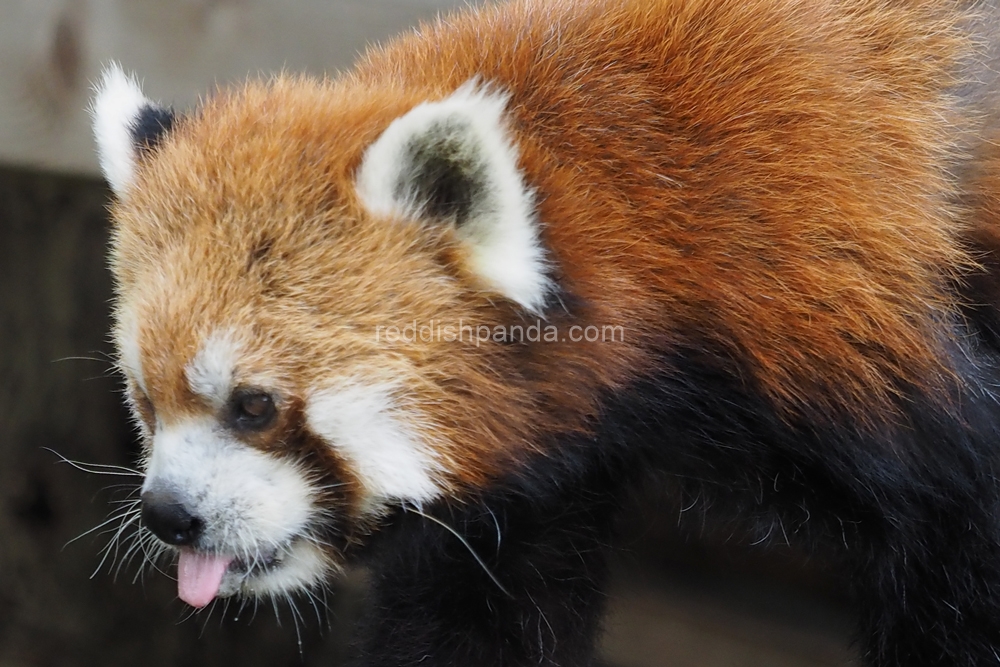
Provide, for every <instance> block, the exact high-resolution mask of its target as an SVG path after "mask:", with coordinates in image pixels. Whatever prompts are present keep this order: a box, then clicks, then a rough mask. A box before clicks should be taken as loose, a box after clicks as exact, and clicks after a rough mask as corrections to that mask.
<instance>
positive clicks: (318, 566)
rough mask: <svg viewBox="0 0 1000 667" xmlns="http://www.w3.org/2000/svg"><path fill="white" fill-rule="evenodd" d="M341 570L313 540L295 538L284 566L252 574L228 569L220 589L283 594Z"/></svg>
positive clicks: (222, 591)
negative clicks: (251, 575) (300, 540)
mask: <svg viewBox="0 0 1000 667" xmlns="http://www.w3.org/2000/svg"><path fill="white" fill-rule="evenodd" d="M337 570H339V568H338V567H337V565H336V564H335V563H334V562H332V561H331V560H330V559H329V558H328V557H327V556H326V555H325V554H324V553H323V550H322V549H321V548H320V547H318V546H317V545H315V544H313V543H311V542H296V543H295V544H294V545H292V548H291V549H290V550H288V552H286V553H284V554H282V558H281V566H280V567H276V568H273V569H270V570H268V571H266V572H264V573H262V574H258V575H256V576H253V577H244V576H241V575H239V574H237V573H233V572H227V573H226V576H225V577H224V578H223V580H222V587H221V588H220V590H219V596H220V597H226V596H229V595H233V594H235V593H242V594H244V595H255V596H262V595H271V596H275V597H283V596H284V595H286V594H287V593H288V592H289V591H296V590H302V589H305V588H309V587H311V586H314V585H316V584H317V583H318V582H320V581H322V580H324V579H326V578H327V577H328V576H329V575H330V574H332V573H334V572H336V571H337Z"/></svg>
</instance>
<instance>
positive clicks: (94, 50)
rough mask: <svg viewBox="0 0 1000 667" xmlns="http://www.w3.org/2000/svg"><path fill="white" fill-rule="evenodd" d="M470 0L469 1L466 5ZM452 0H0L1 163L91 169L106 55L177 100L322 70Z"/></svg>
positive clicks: (181, 103)
mask: <svg viewBox="0 0 1000 667" xmlns="http://www.w3.org/2000/svg"><path fill="white" fill-rule="evenodd" d="M477 1H478V0H470V2H469V3H468V4H475V3H476V2H477ZM463 4H467V3H465V2H462V0H0V163H8V164H16V165H22V166H23V165H30V166H35V167H43V168H47V169H56V170H59V171H68V172H75V173H81V174H96V173H97V162H96V160H95V159H94V156H93V152H94V151H93V144H92V141H91V138H90V128H89V118H88V116H87V113H86V108H87V106H88V104H89V103H90V97H91V87H92V85H93V83H94V82H95V81H96V80H97V78H98V76H99V73H100V71H101V67H102V65H103V64H104V63H107V62H108V61H111V60H117V61H119V62H120V63H121V64H122V65H123V66H124V67H125V68H126V69H127V70H132V71H135V72H136V73H137V74H138V75H139V76H140V77H141V78H142V80H143V82H144V85H145V89H146V92H147V94H148V95H149V96H150V97H152V98H154V99H159V100H161V101H163V102H166V103H170V104H174V105H176V106H178V107H180V108H183V107H186V106H189V105H191V104H193V103H194V102H195V101H196V100H197V97H198V96H199V95H203V94H205V93H207V92H209V91H211V90H212V89H213V88H214V87H215V86H216V85H219V84H225V83H228V82H234V81H236V82H238V81H242V80H245V79H246V78H247V76H255V75H258V74H261V73H264V74H266V73H271V72H276V71H278V70H281V69H282V68H284V69H287V70H289V71H295V72H300V71H302V72H312V73H314V74H318V75H322V74H324V73H332V72H335V71H337V70H338V69H343V68H346V67H347V66H349V65H350V64H351V62H352V61H353V60H354V59H355V57H356V56H357V54H358V53H359V52H361V51H363V50H364V48H365V46H366V44H368V43H370V42H373V41H379V40H384V39H386V38H388V37H390V36H392V35H394V34H396V33H398V32H400V31H401V30H404V29H406V28H408V27H409V26H412V25H414V24H416V23H417V22H418V21H419V20H421V19H427V18H432V17H433V16H435V15H436V14H437V13H438V12H440V11H448V10H450V9H451V8H453V7H456V6H459V5H463Z"/></svg>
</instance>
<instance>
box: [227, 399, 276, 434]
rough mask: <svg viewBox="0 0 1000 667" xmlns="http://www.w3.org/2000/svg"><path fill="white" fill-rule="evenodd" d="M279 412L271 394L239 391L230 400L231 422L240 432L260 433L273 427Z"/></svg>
mask: <svg viewBox="0 0 1000 667" xmlns="http://www.w3.org/2000/svg"><path fill="white" fill-rule="evenodd" d="M277 412H278V411H277V408H276V407H275V405H274V398H273V397H272V396H271V395H270V394H267V393H265V392H262V391H256V390H252V389H251V390H238V391H237V392H236V393H234V394H233V397H232V399H231V400H230V410H229V421H230V424H231V426H232V427H233V428H235V429H237V430H240V431H260V430H263V429H265V428H267V427H268V426H270V425H271V422H272V421H274V417H275V415H276V414H277Z"/></svg>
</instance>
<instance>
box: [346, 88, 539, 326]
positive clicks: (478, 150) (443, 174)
mask: <svg viewBox="0 0 1000 667" xmlns="http://www.w3.org/2000/svg"><path fill="white" fill-rule="evenodd" d="M506 105H507V96H506V95H503V94H498V93H495V92H493V91H490V90H488V89H484V88H482V87H480V86H478V85H477V84H476V83H475V82H474V81H470V82H468V83H466V84H465V85H463V86H462V87H461V88H459V89H458V90H456V91H455V92H454V93H453V94H452V95H450V96H449V97H447V98H445V99H443V100H440V101H437V102H426V103H424V104H420V105H418V106H416V107H414V108H413V109H412V110H410V111H409V112H408V113H406V114H404V115H403V116H401V117H399V118H397V119H396V120H395V121H393V122H392V123H391V124H390V125H389V127H388V128H386V130H385V132H384V133H383V134H382V136H380V137H379V138H378V139H377V140H376V141H375V143H373V144H372V145H371V146H369V147H368V150H367V151H365V155H364V157H363V159H362V162H361V167H360V169H359V170H358V175H357V192H358V196H359V197H360V198H361V201H362V203H364V205H365V206H366V207H367V208H368V209H369V210H370V211H371V212H372V213H374V214H376V215H383V216H387V217H403V218H408V219H415V220H426V219H430V220H444V221H447V222H449V223H451V224H454V225H456V228H457V231H458V233H459V235H460V236H461V237H462V238H463V240H465V241H466V242H467V243H468V244H469V247H470V250H471V257H472V259H471V263H472V266H471V267H470V268H471V269H472V271H474V272H475V273H476V274H477V275H478V276H479V277H480V278H481V279H482V280H483V281H484V282H485V283H486V284H487V285H489V286H490V287H491V288H493V289H495V290H497V291H498V292H500V293H501V294H503V295H504V296H506V297H507V298H509V299H511V300H513V301H514V302H516V303H518V304H519V305H520V306H521V307H523V308H524V309H525V310H527V311H529V312H533V313H538V312H540V311H541V309H542V308H543V307H544V305H545V300H546V297H547V296H548V294H549V292H550V291H551V288H552V283H551V280H550V279H549V277H548V275H547V268H548V266H547V263H546V260H545V251H544V249H543V248H542V246H541V242H540V239H539V230H538V221H537V219H536V217H535V211H534V198H533V196H532V192H531V190H529V189H528V187H527V186H526V185H525V183H524V180H523V179H522V177H521V173H520V170H519V169H518V154H517V149H516V147H515V146H514V145H513V144H512V143H511V141H510V138H509V137H508V132H507V129H506V127H505V123H504V112H505V110H506Z"/></svg>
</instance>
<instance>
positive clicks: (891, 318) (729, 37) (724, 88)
mask: <svg viewBox="0 0 1000 667" xmlns="http://www.w3.org/2000/svg"><path fill="white" fill-rule="evenodd" d="M483 13H484V16H479V17H475V18H472V17H469V16H460V17H457V18H455V19H453V20H451V21H446V22H444V23H442V24H435V25H431V26H424V27H422V28H421V29H420V30H418V31H417V32H416V33H415V34H413V35H411V36H409V37H405V38H403V39H401V40H399V41H397V42H395V43H393V44H391V45H389V46H388V47H386V48H385V49H383V50H376V51H374V52H372V53H371V54H369V55H368V57H367V60H366V62H364V63H363V64H362V65H361V66H360V68H359V70H358V72H357V73H356V74H355V75H354V77H353V79H352V81H357V82H359V83H362V84H363V85H365V86H369V85H371V86H384V85H389V86H400V87H402V88H405V89H406V90H407V91H409V90H420V91H421V94H422V95H424V96H431V97H433V96H435V95H440V94H441V93H442V92H443V91H446V90H449V89H451V88H453V87H454V86H456V85H459V84H460V83H461V82H462V81H465V80H466V79H468V78H470V77H473V76H479V77H482V79H483V80H484V81H487V82H490V83H491V84H493V85H496V86H498V87H500V88H501V89H504V90H509V91H510V92H511V93H512V103H511V105H510V111H511V114H512V116H513V119H514V120H513V125H514V127H513V130H514V132H515V133H516V135H517V137H518V143H519V145H520V147H521V155H522V158H521V164H522V166H523V168H524V170H525V172H526V174H528V179H527V180H528V181H529V182H530V183H531V184H532V185H533V186H534V187H535V188H536V189H537V190H538V191H539V192H542V193H544V194H545V196H544V198H543V199H542V201H541V202H540V218H541V220H542V221H543V223H544V224H545V235H546V240H547V242H548V244H549V245H550V246H551V247H552V249H553V253H554V255H555V257H556V264H557V265H558V266H559V267H560V270H561V271H562V272H563V275H564V280H565V282H564V285H565V286H566V288H567V289H568V290H569V291H571V292H574V293H575V294H577V295H578V296H579V297H580V298H582V299H583V300H585V301H586V302H587V303H588V304H590V310H589V314H590V317H591V318H592V320H593V321H595V322H598V323H602V324H603V323H611V324H624V325H625V326H626V327H627V328H628V330H629V338H630V339H631V341H633V342H638V341H641V342H642V345H643V346H657V347H660V348H663V347H670V346H674V345H685V344H688V345H691V344H693V345H704V344H705V342H706V341H710V342H711V343H712V344H714V345H717V346H718V347H719V349H720V352H721V353H722V354H727V355H732V356H734V357H738V358H741V359H746V360H748V363H749V364H750V366H751V368H753V370H754V376H755V380H756V382H758V383H759V384H760V386H761V387H762V388H763V389H764V390H765V391H766V392H767V393H768V394H769V395H771V396H772V398H774V399H775V400H776V401H777V402H779V403H780V404H783V405H785V406H786V407H795V406H799V407H801V406H802V405H803V404H806V403H812V404H813V407H814V408H815V407H821V406H818V405H817V403H825V402H830V403H832V404H835V405H839V406H849V409H850V410H852V411H856V412H859V413H863V412H865V411H867V410H876V411H878V410H880V409H881V410H889V409H891V408H890V407H889V399H890V398H891V396H892V395H893V394H895V393H896V391H897V390H898V389H899V388H900V387H901V386H917V387H925V388H926V389H928V391H929V392H930V393H934V391H935V390H937V389H942V388H943V387H944V385H945V384H947V383H949V382H951V381H952V380H953V378H951V379H949V372H948V370H947V369H946V368H944V367H942V365H941V364H940V361H939V360H940V359H941V357H942V354H943V353H942V344H944V343H945V342H946V341H942V340H941V336H942V334H941V333H940V332H941V326H940V325H941V322H942V321H948V320H949V319H951V318H952V317H954V316H955V313H954V311H955V308H956V303H955V301H954V297H953V296H952V295H951V294H950V293H949V292H948V291H947V290H948V289H949V288H950V286H951V284H952V282H953V280H954V279H955V278H956V277H957V276H958V275H960V274H962V273H963V272H965V271H967V270H968V269H969V268H970V267H971V266H972V262H971V260H970V258H969V257H968V256H967V254H966V252H965V251H964V250H963V248H962V246H961V243H960V236H961V234H962V233H963V232H962V225H963V223H962V221H961V219H960V217H959V215H958V211H957V210H956V207H955V206H954V201H955V188H956V184H955V183H954V181H953V179H952V177H951V176H950V172H951V171H952V167H953V166H954V164H955V163H956V162H957V161H958V160H959V159H960V158H961V156H960V154H959V146H958V145H957V137H958V135H959V131H958V130H960V129H961V128H962V126H963V123H965V122H967V121H966V120H965V119H963V118H962V117H961V116H960V114H959V112H957V111H956V100H955V99H954V98H953V97H952V95H951V92H950V88H951V86H952V85H953V83H954V76H955V73H956V71H957V68H958V66H959V64H960V61H961V60H962V59H963V58H969V57H970V54H971V53H973V52H974V48H973V46H972V44H971V41H970V39H969V38H968V37H967V36H966V35H964V34H963V33H962V32H961V31H960V30H959V29H958V28H959V24H960V22H961V20H963V18H962V16H961V14H959V13H957V12H956V11H955V7H954V6H953V5H951V4H949V3H939V2H910V3H900V4H898V5H889V6H887V5H886V4H885V3H881V2H867V1H862V2H838V3H833V2H821V3H813V2H797V1H790V2H770V1H767V2H742V1H740V2H735V1H734V2H683V3H680V2H629V3H617V2H596V3H555V4H553V3H538V2H520V3H515V4H513V5H503V6H500V7H497V8H490V9H487V10H485V11H484V12H483ZM484 26H488V29H484ZM776 45H780V46H776ZM612 361H613V360H611V359H607V360H605V359H601V360H600V361H598V362H597V365H598V366H601V367H603V368H614V367H615V364H614V363H609V362H612ZM630 363H634V360H630ZM640 365H641V363H640ZM607 372H608V374H609V375H611V376H612V377H614V378H616V379H617V381H620V380H621V377H622V374H623V373H624V374H626V375H627V374H628V372H629V371H628V370H627V369H624V368H618V370H617V371H611V370H608V371H607ZM942 383H944V384H942ZM819 397H822V398H819Z"/></svg>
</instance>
